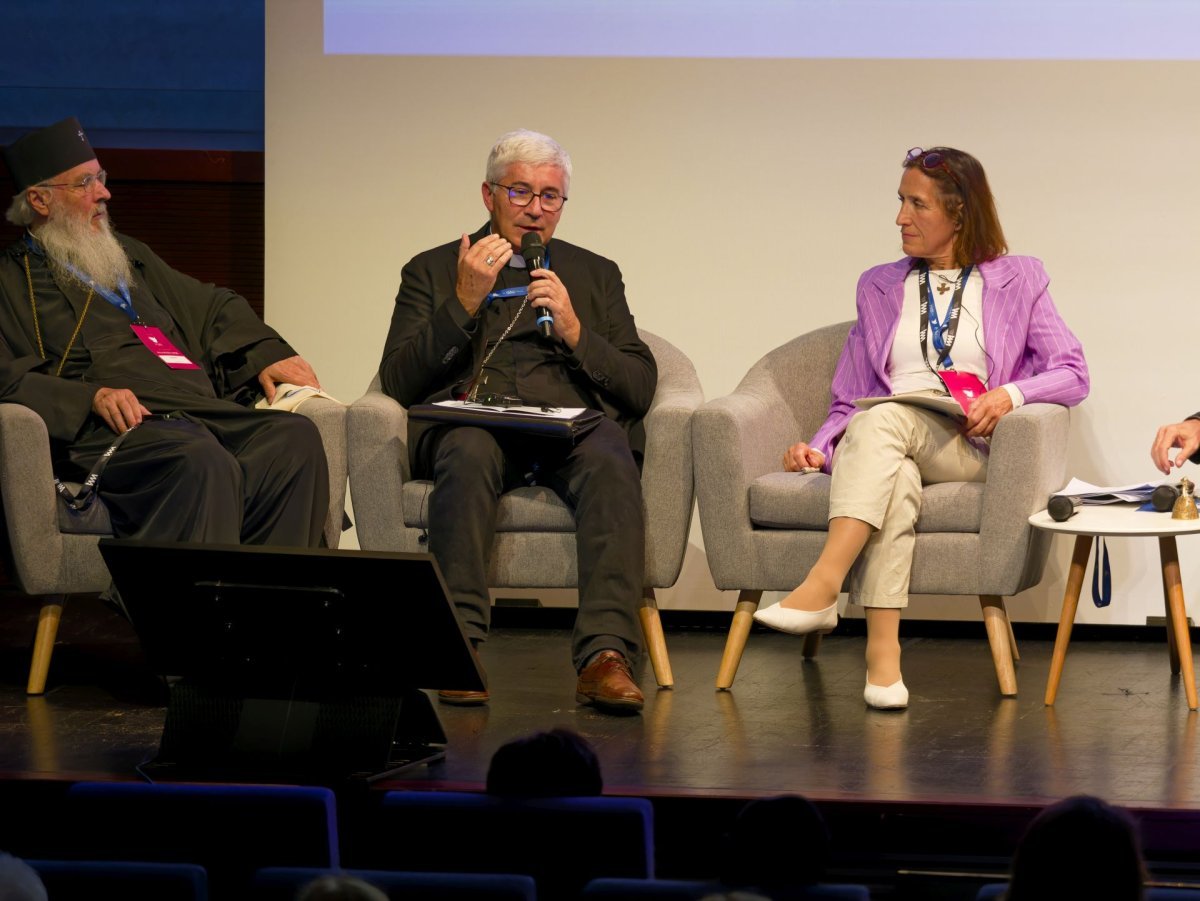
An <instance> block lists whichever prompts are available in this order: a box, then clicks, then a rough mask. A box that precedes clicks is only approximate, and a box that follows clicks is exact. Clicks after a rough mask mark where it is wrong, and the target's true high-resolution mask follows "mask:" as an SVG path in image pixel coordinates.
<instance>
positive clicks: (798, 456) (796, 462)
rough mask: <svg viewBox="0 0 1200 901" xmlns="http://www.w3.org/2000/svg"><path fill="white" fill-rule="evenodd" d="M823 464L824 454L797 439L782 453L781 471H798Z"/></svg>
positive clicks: (817, 467) (819, 466)
mask: <svg viewBox="0 0 1200 901" xmlns="http://www.w3.org/2000/svg"><path fill="white" fill-rule="evenodd" d="M824 465H825V455H824V454H823V453H821V452H820V451H819V450H817V449H816V448H814V447H809V446H808V445H807V444H805V443H804V442H803V441H797V442H796V443H795V444H793V445H792V446H791V447H789V448H788V449H787V450H786V451H785V452H784V454H783V471H784V472H799V471H800V470H802V469H809V468H812V469H820V468H821V467H823V466H824Z"/></svg>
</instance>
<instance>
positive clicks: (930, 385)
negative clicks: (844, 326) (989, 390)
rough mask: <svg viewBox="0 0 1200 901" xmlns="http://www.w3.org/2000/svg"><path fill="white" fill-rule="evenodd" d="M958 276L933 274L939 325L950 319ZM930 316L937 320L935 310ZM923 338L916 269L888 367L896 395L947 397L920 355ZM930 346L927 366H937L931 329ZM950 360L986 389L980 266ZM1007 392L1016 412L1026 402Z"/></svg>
mask: <svg viewBox="0 0 1200 901" xmlns="http://www.w3.org/2000/svg"><path fill="white" fill-rule="evenodd" d="M960 273H961V270H959V269H935V270H930V272H929V280H930V282H931V283H932V285H933V289H934V290H933V297H934V304H935V306H936V307H937V313H938V320H939V321H941V320H943V319H944V318H945V316H946V310H947V308H948V307H949V306H950V301H951V299H952V298H953V297H954V282H955V280H956V279H957V278H958V276H959V275H960ZM939 276H942V277H941V278H939ZM942 285H948V286H949V289H950V290H948V291H946V292H945V293H943V294H939V293H938V290H937V289H938V287H939V286H942ZM930 315H931V316H932V315H933V314H932V311H931V312H930ZM920 334H921V293H920V283H919V280H918V273H917V270H916V269H913V270H912V271H911V272H909V273H908V277H907V278H906V279H905V280H904V305H903V306H902V307H901V308H900V325H899V326H898V327H897V328H896V337H895V338H894V339H893V340H892V349H891V353H890V354H889V356H888V367H887V368H888V375H889V376H890V377H891V380H892V394H911V393H912V392H914V391H929V390H933V391H939V392H941V393H943V394H944V393H945V392H946V386H945V385H943V384H942V381H941V379H939V378H938V377H937V376H936V375H934V374H933V373H932V372H930V371H929V367H928V366H926V365H925V355H924V354H923V353H922V352H921V342H920V341H919V340H918V336H919V335H920ZM927 345H928V349H929V362H930V364H931V365H933V366H935V367H936V366H937V362H936V361H937V350H936V349H935V348H934V346H933V334H932V330H931V332H930V334H929V336H928V339H927ZM950 359H951V360H953V361H954V368H955V369H957V370H958V371H959V372H969V373H971V374H972V375H974V376H976V377H977V378H978V379H979V381H981V382H983V383H984V385H987V376H988V358H987V352H986V351H985V350H984V343H983V276H982V275H980V273H979V269H978V267H976V268H974V269H972V270H971V277H970V278H968V279H967V284H966V287H964V288H963V296H962V309H961V311H960V312H959V317H958V331H957V333H956V335H955V339H954V346H953V347H952V348H951V349H950ZM987 387H992V386H987ZM1003 387H1004V389H1005V390H1006V391H1008V394H1009V396H1010V398H1011V399H1012V403H1013V409H1014V410H1015V409H1016V408H1017V407H1019V406H1021V404H1023V403H1024V402H1025V398H1024V397H1023V396H1022V395H1021V392H1020V390H1019V389H1018V388H1017V387H1016V386H1014V385H1004V386H1003Z"/></svg>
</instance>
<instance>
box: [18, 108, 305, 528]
mask: <svg viewBox="0 0 1200 901" xmlns="http://www.w3.org/2000/svg"><path fill="white" fill-rule="evenodd" d="M4 157H5V161H6V163H7V164H8V168H9V171H10V172H11V173H12V176H13V179H14V180H15V181H16V183H17V186H18V188H19V190H18V192H17V194H16V195H15V196H14V197H13V200H12V204H11V205H10V207H9V209H8V214H7V215H8V220H9V221H10V222H12V223H13V224H15V225H19V226H22V227H24V228H25V229H26V232H25V234H24V235H23V236H22V238H21V240H19V241H18V242H17V243H16V244H14V245H13V246H12V247H10V248H9V249H8V251H7V252H5V253H3V254H2V255H0V402H8V403H20V404H24V405H25V406H27V407H30V408H31V409H33V410H34V411H35V412H37V413H38V414H39V415H40V416H41V417H42V419H43V420H45V422H46V427H47V430H48V432H49V434H50V442H51V452H52V454H53V456H54V465H55V472H56V474H57V475H59V476H60V477H62V478H66V479H71V480H81V479H83V478H84V477H85V476H86V474H87V473H88V471H89V470H90V469H91V468H92V467H93V465H94V464H95V463H96V461H97V460H99V459H100V457H101V455H103V454H104V453H105V452H106V451H107V450H108V449H109V448H110V447H112V446H113V444H114V443H115V442H116V441H117V439H118V437H119V436H120V444H119V446H118V448H117V450H116V451H115V453H113V455H112V456H111V458H110V459H109V461H108V464H107V467H106V468H105V469H104V473H103V477H102V479H101V482H100V489H99V494H100V497H101V498H102V499H103V500H104V502H105V504H106V506H107V507H108V511H109V514H110V518H111V520H112V526H113V531H114V533H115V534H116V535H117V536H119V537H133V538H144V539H150V540H158V541H206V542H222V543H230V544H236V543H239V542H246V543H253V544H276V545H290V546H316V545H318V544H319V543H320V542H321V537H322V535H321V533H322V527H323V524H324V522H325V517H326V514H327V512H328V506H329V476H328V467H327V464H326V460H325V453H324V449H323V448H322V445H321V440H320V435H319V434H318V433H317V430H316V427H315V426H314V425H313V424H312V422H311V421H310V420H308V419H307V418H306V417H303V416H295V415H292V414H290V413H283V412H279V411H262V410H259V411H256V410H253V409H251V408H250V406H248V404H252V403H253V401H254V400H255V399H256V398H257V396H258V395H259V394H260V393H262V394H265V395H266V397H267V398H268V399H271V398H272V397H273V396H274V393H275V386H276V385H277V384H280V383H284V382H288V383H293V384H297V385H313V386H317V385H318V383H317V379H316V375H315V374H314V373H313V371H312V368H311V367H310V366H309V365H308V363H306V362H305V361H304V360H303V359H302V358H300V357H299V356H297V355H296V353H295V351H294V350H292V348H291V347H289V346H288V344H287V343H285V342H284V341H283V339H282V338H280V337H279V335H278V334H276V333H275V331H274V330H273V329H271V328H268V327H267V326H266V325H265V324H264V323H263V322H262V321H261V320H260V319H259V318H258V317H257V316H256V315H255V314H254V311H253V310H252V309H251V308H250V306H249V304H247V303H246V301H245V300H244V299H243V298H242V297H240V296H238V295H237V294H235V293H234V292H232V291H229V290H227V289H224V288H218V287H216V286H214V285H206V284H202V283H201V282H198V281H196V280H195V279H192V278H190V277H188V276H186V275H184V274H183V273H181V272H177V271H175V270H174V269H172V268H171V267H169V266H168V265H167V264H166V263H164V262H163V261H162V260H161V259H159V258H158V257H157V256H156V255H155V254H154V253H153V252H152V251H151V250H150V248H149V247H147V246H146V245H145V244H142V243H141V242H139V241H135V240H133V239H131V238H127V237H125V236H122V235H118V234H116V233H115V232H114V231H112V228H111V226H110V224H109V220H108V200H109V198H110V197H111V194H110V193H109V191H108V189H107V188H106V187H105V182H106V180H107V176H106V173H105V172H104V170H103V169H101V168H100V163H99V161H98V160H97V159H96V155H95V153H94V152H93V151H92V148H91V145H90V143H89V142H88V140H87V136H86V135H85V134H84V132H83V129H82V128H81V127H80V126H79V123H78V121H76V120H75V119H74V118H71V119H66V120H63V121H62V122H59V123H57V124H55V125H51V126H49V127H48V128H44V129H41V130H39V131H35V132H32V133H30V134H28V135H25V136H24V137H22V138H20V139H18V140H17V141H15V142H14V143H13V144H11V145H9V147H7V148H6V149H5V151H4Z"/></svg>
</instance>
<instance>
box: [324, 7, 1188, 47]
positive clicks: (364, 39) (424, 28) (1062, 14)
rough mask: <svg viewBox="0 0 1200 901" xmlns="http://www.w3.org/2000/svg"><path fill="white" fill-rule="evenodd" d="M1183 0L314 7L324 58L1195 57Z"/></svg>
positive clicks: (1186, 8)
mask: <svg viewBox="0 0 1200 901" xmlns="http://www.w3.org/2000/svg"><path fill="white" fill-rule="evenodd" d="M1198 36H1200V2H1195V0H499V2H497V0H402V2H396V0H325V52H326V53H329V54H368V55H385V56H517V57H530V56H576V57H579V56H583V57H588V56H591V57H597V56H600V57H702V58H703V57H710V58H719V57H732V58H739V57H740V58H747V57H749V58H756V57H757V58H782V59H791V58H799V59H1064V60H1085V59H1087V60H1090V59H1096V60H1104V59H1112V60H1157V59H1163V60H1168V59H1169V60H1194V59H1200V40H1198V39H1197V37H1198Z"/></svg>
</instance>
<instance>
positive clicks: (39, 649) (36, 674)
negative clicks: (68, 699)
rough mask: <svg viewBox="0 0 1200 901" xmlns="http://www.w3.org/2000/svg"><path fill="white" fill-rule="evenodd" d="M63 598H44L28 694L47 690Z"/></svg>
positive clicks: (30, 669) (30, 666)
mask: <svg viewBox="0 0 1200 901" xmlns="http://www.w3.org/2000/svg"><path fill="white" fill-rule="evenodd" d="M63 600H64V597H63V596H62V595H49V596H47V597H45V598H43V599H42V609H41V612H40V613H38V624H37V635H36V636H35V637H34V639H33V661H32V662H31V663H30V664H29V682H28V684H27V685H26V686H25V691H26V693H27V694H31V695H40V694H42V693H43V692H44V691H45V690H46V677H47V676H48V675H49V673H50V655H51V654H52V653H53V652H54V639H55V637H56V636H57V635H58V621H59V620H60V619H62V608H63Z"/></svg>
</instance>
